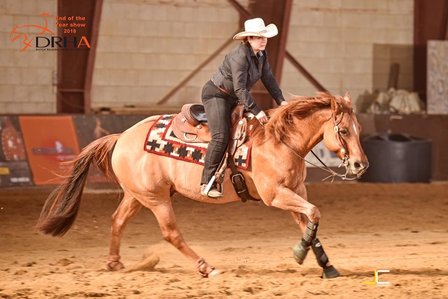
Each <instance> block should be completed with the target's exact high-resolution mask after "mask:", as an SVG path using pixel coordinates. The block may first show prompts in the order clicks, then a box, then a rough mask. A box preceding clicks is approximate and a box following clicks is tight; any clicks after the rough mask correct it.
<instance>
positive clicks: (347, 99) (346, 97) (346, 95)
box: [344, 91, 352, 103]
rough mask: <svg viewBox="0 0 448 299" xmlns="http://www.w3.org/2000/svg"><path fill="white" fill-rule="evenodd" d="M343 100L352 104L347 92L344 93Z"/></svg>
mask: <svg viewBox="0 0 448 299" xmlns="http://www.w3.org/2000/svg"><path fill="white" fill-rule="evenodd" d="M344 100H345V101H346V102H349V103H351V102H352V97H351V96H350V93H349V92H348V91H346V92H345V95H344Z"/></svg>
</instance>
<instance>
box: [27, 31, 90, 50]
mask: <svg viewBox="0 0 448 299" xmlns="http://www.w3.org/2000/svg"><path fill="white" fill-rule="evenodd" d="M35 40H36V43H35V45H36V50H59V49H90V42H89V40H88V39H87V37H86V36H84V35H83V36H82V37H81V38H79V37H76V36H49V37H48V36H36V39H35Z"/></svg>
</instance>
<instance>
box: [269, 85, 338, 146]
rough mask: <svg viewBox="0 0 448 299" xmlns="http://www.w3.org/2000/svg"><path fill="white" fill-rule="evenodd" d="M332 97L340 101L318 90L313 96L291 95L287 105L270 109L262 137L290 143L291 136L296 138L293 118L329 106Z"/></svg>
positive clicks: (302, 116) (304, 115) (308, 114)
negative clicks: (269, 117)
mask: <svg viewBox="0 0 448 299" xmlns="http://www.w3.org/2000/svg"><path fill="white" fill-rule="evenodd" d="M332 99H334V100H336V101H337V102H339V103H340V102H341V101H339V97H335V96H333V95H331V94H329V93H326V92H319V93H317V94H316V96H314V97H305V96H293V97H292V98H291V101H289V103H288V105H285V106H280V107H278V108H276V109H273V110H271V119H270V121H269V123H268V124H267V125H266V127H265V130H262V131H264V134H263V135H264V138H263V139H264V140H266V139H271V138H273V139H274V141H275V142H276V143H279V142H287V143H289V144H291V143H292V142H293V138H294V137H296V138H297V132H293V130H292V128H294V119H304V118H306V117H308V116H310V115H312V114H313V113H315V112H317V111H319V110H322V109H327V108H330V107H331V100H332ZM260 133H261V132H260Z"/></svg>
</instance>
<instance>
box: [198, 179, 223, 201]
mask: <svg viewBox="0 0 448 299" xmlns="http://www.w3.org/2000/svg"><path fill="white" fill-rule="evenodd" d="M215 180H216V177H215V176H213V177H212V179H211V180H210V182H208V184H207V185H201V195H202V196H207V197H210V198H220V197H223V194H222V192H220V191H219V190H218V189H214V188H213V189H212V187H213V183H214V182H215Z"/></svg>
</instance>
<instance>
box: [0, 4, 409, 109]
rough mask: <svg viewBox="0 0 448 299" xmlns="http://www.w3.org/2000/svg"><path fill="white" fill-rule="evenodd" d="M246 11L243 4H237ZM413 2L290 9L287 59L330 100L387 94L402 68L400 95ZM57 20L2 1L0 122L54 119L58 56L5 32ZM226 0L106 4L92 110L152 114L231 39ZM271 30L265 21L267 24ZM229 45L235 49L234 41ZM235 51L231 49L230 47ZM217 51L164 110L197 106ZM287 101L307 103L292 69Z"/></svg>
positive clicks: (310, 90)
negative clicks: (13, 116) (33, 116)
mask: <svg viewBox="0 0 448 299" xmlns="http://www.w3.org/2000/svg"><path fill="white" fill-rule="evenodd" d="M240 3H241V4H242V5H243V6H246V7H247V4H248V0H245V1H240ZM413 3H414V1H413V0H395V1H389V0H363V1H357V0H326V1H322V0H321V1H309V0H295V1H294V2H293V10H292V15H291V24H290V30H289V39H288V42H287V49H288V51H289V52H290V53H291V54H292V55H293V56H294V57H295V58H296V59H298V60H299V61H300V62H301V63H302V64H303V65H304V66H305V67H306V68H307V69H308V70H309V71H310V72H311V73H312V74H313V75H314V76H315V77H316V78H317V79H318V81H320V82H321V83H322V84H323V85H324V86H325V87H326V88H328V89H329V90H330V91H331V92H333V93H339V94H340V93H344V92H345V91H347V90H348V91H350V92H351V93H352V96H353V98H354V99H356V97H357V95H358V94H360V93H362V92H364V91H365V90H372V89H374V88H382V89H384V88H385V87H386V83H387V76H388V72H389V66H390V63H392V62H399V63H400V65H401V69H400V70H401V71H400V81H399V87H401V88H411V86H412V49H411V48H412V42H413V39H412V37H413V9H414V5H413ZM41 12H48V13H49V14H50V15H52V16H56V14H57V2H56V1H51V0H40V1H34V0H20V1H18V0H0V16H1V18H0V34H1V39H0V103H1V107H2V108H3V109H1V110H0V113H54V112H55V110H56V103H55V102H56V93H55V91H56V88H55V84H56V83H57V82H56V55H57V54H56V51H44V52H43V51H25V52H20V51H19V49H20V46H19V43H18V42H17V41H16V42H12V41H10V35H9V34H10V32H11V29H12V28H13V27H14V26H15V25H17V24H22V23H39V22H42V18H41V17H39V14H40V13H41ZM238 21H239V15H238V13H237V11H236V10H235V9H234V8H233V7H232V6H231V5H230V4H229V3H228V2H227V1H226V0H216V1H212V0H198V1H192V0H130V1H125V0H105V1H104V7H103V14H102V19H101V23H100V36H99V46H98V52H97V59H96V64H95V70H94V78H93V88H92V93H93V94H92V106H93V107H94V108H98V107H104V106H107V107H122V106H124V105H135V106H150V105H154V104H155V103H157V101H159V100H160V99H161V98H162V97H163V96H164V95H166V94H167V93H168V92H169V91H170V90H171V88H173V86H175V85H176V84H177V83H179V82H180V81H181V80H182V79H183V78H185V77H186V76H187V75H188V74H189V73H190V72H191V71H192V70H193V69H194V68H196V67H197V66H198V65H199V64H200V63H201V62H202V61H204V60H205V59H206V58H207V57H208V56H209V55H210V54H211V53H213V52H214V51H215V50H216V49H217V48H218V47H219V46H220V45H221V44H223V43H224V42H225V41H226V39H227V38H228V37H230V36H232V34H233V33H234V32H235V31H237V30H238V29H240V28H239V26H238ZM267 21H268V20H267ZM235 44H236V42H235ZM232 46H234V45H232ZM228 50H229V49H225V50H223V51H222V53H221V54H220V55H218V56H217V57H216V58H215V59H214V60H213V61H212V62H211V63H209V64H208V65H207V66H206V67H205V68H204V69H203V70H202V71H201V72H199V73H198V74H197V75H196V76H195V77H194V78H193V79H192V80H191V81H189V82H188V83H187V84H186V86H185V87H184V88H182V89H181V90H180V91H179V92H178V93H177V94H175V95H174V96H173V98H172V99H170V100H169V101H168V102H167V103H166V105H169V106H179V105H180V104H182V103H185V102H195V101H199V97H200V90H201V87H202V85H203V84H204V82H206V80H208V78H209V77H210V75H211V73H212V72H213V71H214V70H215V69H216V67H217V66H218V65H219V63H220V62H221V60H222V59H223V57H224V55H225V53H226V52H227V51H228ZM281 87H282V88H283V90H284V92H285V94H286V95H288V94H289V93H292V94H306V95H310V94H314V92H315V88H314V87H313V86H312V85H311V84H310V83H308V82H307V81H306V80H305V79H304V78H303V77H302V76H301V75H300V74H299V73H298V71H297V70H296V69H294V68H293V67H292V65H291V64H290V63H289V62H286V63H285V65H284V70H283V75H282V81H281Z"/></svg>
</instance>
